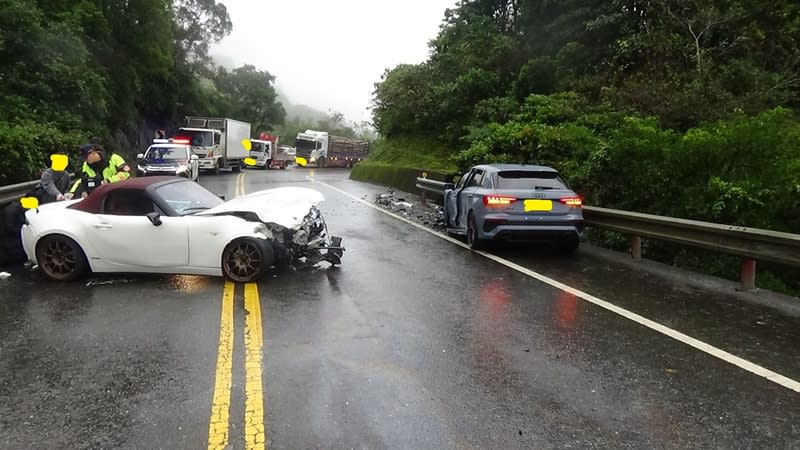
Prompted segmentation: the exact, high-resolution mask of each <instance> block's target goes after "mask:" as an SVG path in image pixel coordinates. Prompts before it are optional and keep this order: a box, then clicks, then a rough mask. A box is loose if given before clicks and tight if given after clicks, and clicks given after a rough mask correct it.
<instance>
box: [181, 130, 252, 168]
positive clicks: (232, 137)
mask: <svg viewBox="0 0 800 450" xmlns="http://www.w3.org/2000/svg"><path fill="white" fill-rule="evenodd" d="M173 138H174V139H181V140H188V141H189V143H190V144H189V145H190V146H191V148H192V151H193V152H194V153H195V154H196V155H198V156H199V157H200V161H199V163H200V169H202V170H211V171H213V172H214V173H219V171H220V169H230V170H234V171H239V170H240V169H241V168H242V167H243V165H244V159H245V158H246V157H247V156H248V151H247V150H246V149H245V148H244V144H243V142H246V141H247V140H248V139H250V124H249V123H247V122H242V121H239V120H234V119H230V118H227V117H195V116H187V117H186V118H185V119H184V126H183V127H181V128H178V131H177V132H176V133H175V136H174V137H173Z"/></svg>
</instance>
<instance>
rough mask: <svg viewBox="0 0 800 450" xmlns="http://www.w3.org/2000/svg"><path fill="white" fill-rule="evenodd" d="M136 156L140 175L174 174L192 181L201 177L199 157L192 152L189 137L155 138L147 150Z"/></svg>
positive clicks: (137, 170) (137, 171)
mask: <svg viewBox="0 0 800 450" xmlns="http://www.w3.org/2000/svg"><path fill="white" fill-rule="evenodd" d="M136 158H137V160H138V166H137V168H136V173H137V175H138V176H140V177H146V176H153V175H174V176H179V177H184V178H188V179H190V180H192V181H198V180H199V179H200V167H199V161H198V160H199V157H198V156H197V155H195V154H194V153H193V152H192V148H191V147H190V146H189V140H188V139H153V144H152V145H151V146H150V147H148V148H147V151H146V152H144V153H139V154H138V155H137V156H136Z"/></svg>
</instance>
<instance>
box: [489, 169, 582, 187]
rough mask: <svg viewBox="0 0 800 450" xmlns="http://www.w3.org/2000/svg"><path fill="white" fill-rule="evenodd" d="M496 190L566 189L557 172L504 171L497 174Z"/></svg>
mask: <svg viewBox="0 0 800 450" xmlns="http://www.w3.org/2000/svg"><path fill="white" fill-rule="evenodd" d="M497 189H568V188H567V185H566V184H565V183H564V180H562V179H561V177H560V176H558V173H557V172H534V171H528V170H505V171H502V172H498V173H497Z"/></svg>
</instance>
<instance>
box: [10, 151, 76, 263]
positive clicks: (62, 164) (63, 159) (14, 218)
mask: <svg viewBox="0 0 800 450" xmlns="http://www.w3.org/2000/svg"><path fill="white" fill-rule="evenodd" d="M50 161H51V165H50V167H49V168H47V169H45V170H44V172H42V175H41V177H40V178H39V184H37V185H36V187H34V188H33V189H31V190H30V191H28V192H27V193H25V195H24V197H36V198H37V199H38V200H39V204H45V203H52V202H55V201H61V200H66V199H68V198H70V194H65V193H66V192H67V188H69V183H70V175H69V173H67V171H66V168H67V164H68V158H67V155H63V154H53V155H50ZM3 222H4V223H3V226H2V227H0V228H2V230H3V232H2V233H0V239H1V240H2V242H0V249H1V250H3V251H2V253H3V257H2V258H0V264H7V263H13V262H24V261H25V251H24V250H23V249H22V240H21V238H20V229H21V228H22V224H24V223H25V210H24V209H23V208H22V205H20V202H12V203H11V204H9V205H8V206H6V208H5V209H4V211H3Z"/></svg>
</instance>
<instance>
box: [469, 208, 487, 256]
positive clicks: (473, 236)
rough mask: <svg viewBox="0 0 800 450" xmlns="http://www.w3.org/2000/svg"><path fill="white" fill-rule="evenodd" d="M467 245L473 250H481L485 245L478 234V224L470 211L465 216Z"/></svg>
mask: <svg viewBox="0 0 800 450" xmlns="http://www.w3.org/2000/svg"><path fill="white" fill-rule="evenodd" d="M467 245H469V248H471V249H473V250H481V249H483V248H484V247H485V246H486V243H485V241H484V240H483V239H481V238H480V236H479V235H478V224H477V222H476V221H475V214H473V213H472V211H470V213H469V216H468V217H467Z"/></svg>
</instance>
